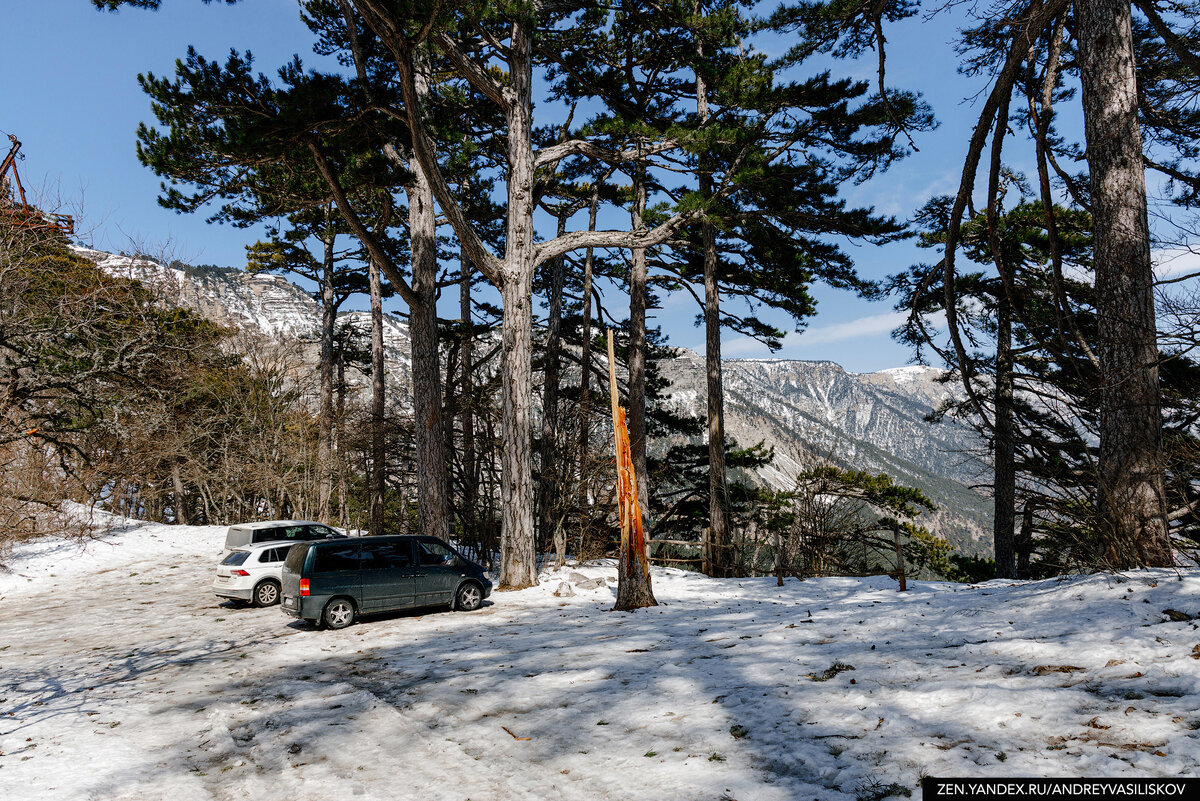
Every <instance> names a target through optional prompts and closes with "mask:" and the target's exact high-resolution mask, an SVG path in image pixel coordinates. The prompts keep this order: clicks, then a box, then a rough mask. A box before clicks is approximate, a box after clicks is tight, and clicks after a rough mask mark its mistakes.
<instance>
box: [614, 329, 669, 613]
mask: <svg viewBox="0 0 1200 801" xmlns="http://www.w3.org/2000/svg"><path fill="white" fill-rule="evenodd" d="M608 388H609V396H610V398H611V402H612V418H613V448H614V450H615V452H616V463H617V513H618V516H619V519H620V524H621V552H620V557H619V558H618V560H617V602H616V605H615V606H613V611H614V612H628V611H632V610H634V609H641V608H642V607H644V606H658V601H656V600H655V599H654V590H653V588H652V587H651V584H650V562H649V560H648V559H647V558H646V535H645V529H644V528H643V527H642V510H641V509H640V508H639V503H638V496H639V495H640V493H639V492H638V481H637V471H636V470H635V469H634V466H633V459H632V453H631V449H630V441H629V429H628V428H627V427H626V421H625V410H624V409H622V408H621V407H620V404H619V403H618V401H617V371H616V359H615V357H614V355H613V341H612V331H611V330H610V331H609V332H608Z"/></svg>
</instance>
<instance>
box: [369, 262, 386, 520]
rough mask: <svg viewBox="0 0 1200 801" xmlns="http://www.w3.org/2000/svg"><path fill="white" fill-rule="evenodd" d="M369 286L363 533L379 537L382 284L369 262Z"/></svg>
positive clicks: (382, 452) (374, 263) (381, 443)
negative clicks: (367, 438) (368, 402)
mask: <svg viewBox="0 0 1200 801" xmlns="http://www.w3.org/2000/svg"><path fill="white" fill-rule="evenodd" d="M368 264H369V266H368V268H367V272H368V280H369V282H370V285H371V466H370V470H369V471H368V474H367V499H368V500H367V509H368V512H367V532H368V533H369V534H370V535H371V536H372V537H378V536H379V535H381V534H383V492H384V459H385V458H386V453H385V446H384V432H383V425H384V415H383V410H384V388H383V282H382V279H381V278H380V275H379V265H378V264H377V263H376V262H375V260H374V259H370V260H369V262H368Z"/></svg>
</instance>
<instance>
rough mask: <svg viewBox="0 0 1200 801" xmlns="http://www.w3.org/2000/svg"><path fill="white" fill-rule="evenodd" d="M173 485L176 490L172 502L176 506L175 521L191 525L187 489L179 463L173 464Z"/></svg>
mask: <svg viewBox="0 0 1200 801" xmlns="http://www.w3.org/2000/svg"><path fill="white" fill-rule="evenodd" d="M171 486H172V488H173V489H174V490H175V494H174V495H173V496H172V500H171V503H172V505H173V506H174V507H175V522H176V523H178V524H181V525H184V526H188V525H191V515H190V514H188V504H187V491H186V490H185V489H184V486H183V477H182V476H181V475H180V473H179V465H178V464H173V465H171Z"/></svg>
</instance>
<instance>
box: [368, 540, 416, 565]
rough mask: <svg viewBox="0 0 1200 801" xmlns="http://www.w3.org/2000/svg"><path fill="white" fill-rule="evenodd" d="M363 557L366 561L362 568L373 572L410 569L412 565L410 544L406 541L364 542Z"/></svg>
mask: <svg viewBox="0 0 1200 801" xmlns="http://www.w3.org/2000/svg"><path fill="white" fill-rule="evenodd" d="M363 556H364V557H365V558H366V559H367V560H368V561H367V562H366V563H365V564H364V565H363V567H365V568H369V569H373V570H387V569H390V568H397V567H410V566H411V565H412V544H411V542H410V541H407V540H401V541H400V542H364V543H363Z"/></svg>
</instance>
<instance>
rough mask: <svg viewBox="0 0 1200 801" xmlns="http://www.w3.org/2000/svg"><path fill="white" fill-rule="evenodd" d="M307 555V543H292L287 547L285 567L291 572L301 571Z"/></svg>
mask: <svg viewBox="0 0 1200 801" xmlns="http://www.w3.org/2000/svg"><path fill="white" fill-rule="evenodd" d="M307 557H308V545H307V544H303V545H292V546H290V547H289V548H288V549H287V561H285V562H284V563H283V564H284V567H286V568H287V569H288V570H289V571H290V572H292V573H301V572H303V571H304V560H305V558H307Z"/></svg>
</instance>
